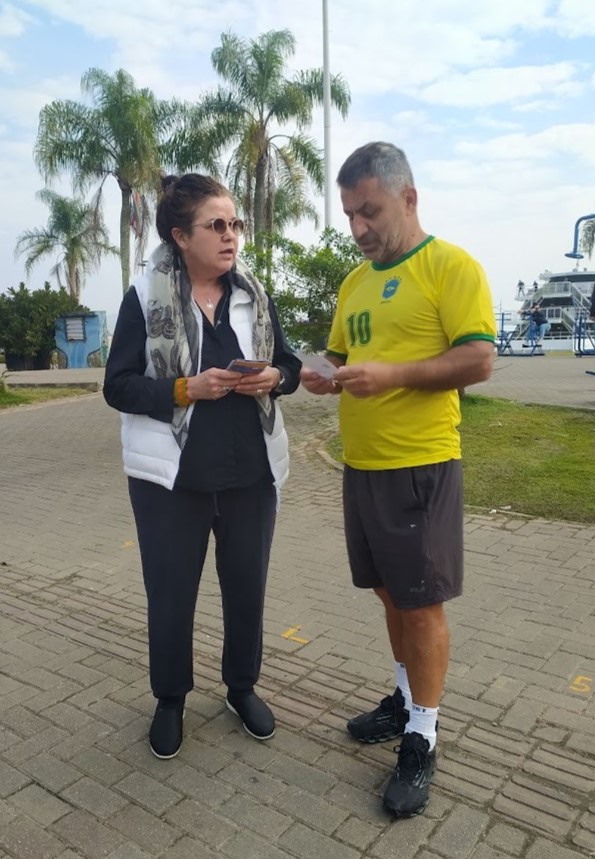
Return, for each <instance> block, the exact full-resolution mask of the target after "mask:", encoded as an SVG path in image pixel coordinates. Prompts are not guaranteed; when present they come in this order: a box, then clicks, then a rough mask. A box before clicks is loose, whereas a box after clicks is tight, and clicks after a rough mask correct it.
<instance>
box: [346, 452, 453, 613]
mask: <svg viewBox="0 0 595 859" xmlns="http://www.w3.org/2000/svg"><path fill="white" fill-rule="evenodd" d="M343 509H344V515H345V536H346V540H347V553H348V555H349V565H350V567H351V575H352V578H353V584H354V585H355V586H356V587H358V588H379V587H383V588H386V590H387V591H388V593H389V594H390V596H391V598H392V601H393V603H394V604H395V606H396V607H397V608H401V609H408V608H421V607H422V606H426V605H434V604H435V603H441V602H444V601H445V600H450V599H453V597H458V596H460V594H461V592H462V589H463V481H462V469H461V462H460V460H456V459H451V460H449V461H448V462H439V463H437V464H435V465H419V466H415V467H413V468H396V469H391V470H387V471H359V470H357V469H354V468H350V467H349V466H345V471H344V474H343Z"/></svg>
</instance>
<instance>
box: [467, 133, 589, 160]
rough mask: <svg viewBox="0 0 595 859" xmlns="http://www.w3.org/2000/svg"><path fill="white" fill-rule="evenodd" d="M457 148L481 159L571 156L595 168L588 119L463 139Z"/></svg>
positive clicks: (527, 158)
mask: <svg viewBox="0 0 595 859" xmlns="http://www.w3.org/2000/svg"><path fill="white" fill-rule="evenodd" d="M456 151H457V153H459V154H463V155H469V156H472V157H473V156H475V157H476V158H477V159H478V160H479V159H482V160H484V159H492V160H494V161H526V162H530V163H532V164H534V163H535V162H540V161H541V162H544V161H547V160H552V159H554V158H557V157H559V156H563V157H564V158H568V157H569V156H570V157H572V158H573V160H575V161H576V159H580V161H582V162H584V163H585V164H586V165H588V166H589V167H592V168H594V169H595V129H594V128H593V125H591V124H589V123H567V124H563V125H552V126H550V127H549V128H546V129H543V130H542V131H539V132H537V133H535V134H526V133H524V134H523V133H518V134H505V135H500V136H499V137H494V138H492V139H491V140H488V141H478V140H475V141H470V140H463V141H460V142H459V143H458V144H457V146H456Z"/></svg>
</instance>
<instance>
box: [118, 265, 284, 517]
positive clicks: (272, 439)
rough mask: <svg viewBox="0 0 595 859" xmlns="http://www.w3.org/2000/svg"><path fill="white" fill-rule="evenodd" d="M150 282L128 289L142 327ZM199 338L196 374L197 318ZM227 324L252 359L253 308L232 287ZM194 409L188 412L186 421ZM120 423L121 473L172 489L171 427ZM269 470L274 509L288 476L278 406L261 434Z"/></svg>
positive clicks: (128, 419) (138, 419) (145, 420)
mask: <svg viewBox="0 0 595 859" xmlns="http://www.w3.org/2000/svg"><path fill="white" fill-rule="evenodd" d="M148 286H149V278H148V276H147V275H145V276H144V277H142V278H140V279H139V281H138V283H136V284H134V286H133V287H131V289H135V290H136V294H137V296H138V300H139V303H140V306H141V308H142V311H143V314H144V317H145V323H146V321H147V296H148ZM198 318H199V335H198V343H199V346H198V353H199V354H198V372H199V373H200V362H201V351H202V317H200V315H199V317H198ZM229 321H230V324H231V327H232V328H233V330H234V332H235V335H236V337H237V338H238V343H239V345H240V349H241V350H242V353H243V355H244V357H245V358H252V357H253V352H252V305H251V299H250V296H249V295H248V293H246V292H244V290H243V289H239V288H237V287H235V286H232V293H231V298H230V302H229ZM146 359H147V369H146V370H145V376H149V377H150V378H152V379H155V378H156V375H157V374H156V373H155V367H154V366H153V362H152V361H151V356H150V354H149V348H148V345H147V346H146ZM193 408H194V406H190V409H189V410H188V420H190V417H191V415H192V410H193ZM120 416H121V419H122V458H123V460H124V472H125V473H126V474H127V475H128V476H129V477H138V478H140V479H141V480H149V481H151V483H159V484H160V485H161V486H165V488H166V489H172V488H173V485H174V482H175V479H176V476H177V474H178V469H179V466H180V455H181V450H180V448H179V447H178V444H177V442H176V440H175V439H174V437H173V434H172V431H171V426H170V424H168V423H164V422H163V421H157V420H155V419H154V418H150V417H148V415H130V414H126V413H123V412H122V413H121V415H120ZM263 436H264V440H265V444H266V450H267V456H268V460H269V466H270V469H271V473H272V475H273V481H274V485H275V489H276V490H277V506H278V503H279V498H280V495H279V493H280V490H281V487H282V486H283V484H284V483H285V481H286V480H287V477H288V475H289V444H288V440H287V433H286V432H285V427H284V425H283V415H282V414H281V409H280V408H279V402H278V401H277V402H276V403H275V423H274V425H273V431H272V432H271V433H270V435H269V433H266V432H264V430H263Z"/></svg>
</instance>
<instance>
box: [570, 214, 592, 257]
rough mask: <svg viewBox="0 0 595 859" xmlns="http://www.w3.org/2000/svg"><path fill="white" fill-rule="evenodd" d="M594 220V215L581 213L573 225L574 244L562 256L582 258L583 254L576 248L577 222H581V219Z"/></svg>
mask: <svg viewBox="0 0 595 859" xmlns="http://www.w3.org/2000/svg"><path fill="white" fill-rule="evenodd" d="M593 220H595V215H583V216H582V218H579V219H578V221H577V222H576V224H575V225H574V246H573V248H572V250H571V251H570V253H567V254H564V256H566V257H569V258H570V259H584V256H585V255H584V254H582V253H580V251H579V249H578V228H579V224H582V222H583V221H593Z"/></svg>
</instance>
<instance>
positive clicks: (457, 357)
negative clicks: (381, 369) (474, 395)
mask: <svg viewBox="0 0 595 859" xmlns="http://www.w3.org/2000/svg"><path fill="white" fill-rule="evenodd" d="M477 342H478V341H473V343H463V344H462V345H461V346H455V347H453V348H452V349H449V350H448V352H444V353H443V354H442V355H437V356H436V357H435V358H428V359H426V360H425V361H412V362H410V363H407V364H394V365H393V371H394V387H395V388H418V389H420V390H428V391H446V390H451V389H453V388H463V387H465V386H466V385H473V384H475V383H477V382H483V381H485V380H486V379H489V377H490V375H491V372H492V367H493V364H494V349H493V345H492V344H491V343H488V342H487V341H485V346H484V343H483V342H482V346H481V348H477V346H476V345H474V343H477Z"/></svg>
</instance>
